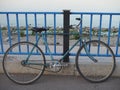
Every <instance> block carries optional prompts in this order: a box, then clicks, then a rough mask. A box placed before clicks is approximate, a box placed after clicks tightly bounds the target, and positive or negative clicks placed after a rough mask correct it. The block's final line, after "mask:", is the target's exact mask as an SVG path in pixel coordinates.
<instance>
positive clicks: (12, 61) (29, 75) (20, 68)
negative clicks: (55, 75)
mask: <svg viewBox="0 0 120 90" xmlns="http://www.w3.org/2000/svg"><path fill="white" fill-rule="evenodd" d="M33 47H34V50H33V51H32V52H31V50H32V48H33ZM28 55H30V57H29V60H28V62H29V64H24V63H25V60H26V58H27V56H28ZM30 63H31V64H30ZM45 63H46V62H45V56H44V54H43V52H42V50H41V49H40V48H39V47H38V46H37V45H35V44H33V43H31V42H18V43H16V44H13V45H12V46H11V47H10V48H8V50H7V51H6V52H5V54H4V57H3V70H4V72H5V74H6V76H7V77H8V78H9V79H10V80H12V81H13V82H15V83H17V84H22V85H24V84H25V85H26V84H30V83H33V82H35V81H36V80H38V79H39V78H40V77H41V76H42V74H43V72H44V70H45Z"/></svg>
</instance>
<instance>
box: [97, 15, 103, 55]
mask: <svg viewBox="0 0 120 90" xmlns="http://www.w3.org/2000/svg"><path fill="white" fill-rule="evenodd" d="M101 30H102V14H100V27H99V31H98V40H99V41H100V39H101V38H100V37H101ZM97 54H98V55H99V54H100V44H99V45H98V50H97Z"/></svg>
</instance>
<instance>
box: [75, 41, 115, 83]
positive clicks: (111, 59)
mask: <svg viewBox="0 0 120 90" xmlns="http://www.w3.org/2000/svg"><path fill="white" fill-rule="evenodd" d="M85 47H86V48H87V50H89V55H91V56H92V57H93V58H94V59H96V60H97V62H94V61H92V60H91V59H90V58H89V56H88V53H86V51H85V49H84V48H85ZM87 56H88V57H87ZM115 66H116V64H115V55H114V53H113V51H112V49H111V48H110V47H109V46H108V45H107V44H106V43H104V42H102V41H98V40H92V41H88V42H86V44H83V45H82V46H81V48H79V50H78V52H77V55H76V68H77V70H78V72H79V74H80V75H81V76H82V77H83V78H84V79H85V80H87V81H89V82H92V83H100V82H103V81H105V80H107V79H108V78H109V77H110V76H111V75H112V73H113V71H114V70H115Z"/></svg>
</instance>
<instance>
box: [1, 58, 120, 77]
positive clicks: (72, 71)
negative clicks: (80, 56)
mask: <svg viewBox="0 0 120 90" xmlns="http://www.w3.org/2000/svg"><path fill="white" fill-rule="evenodd" d="M10 64H11V66H13V65H16V67H17V66H18V67H19V65H18V64H17V63H16V62H14V64H13V63H11V62H10ZM86 66H87V65H86ZM103 68H105V67H103ZM12 70H13V72H17V73H19V72H20V71H19V70H18V69H17V68H13V69H12ZM0 73H4V72H3V67H2V60H0ZM23 73H24V72H23ZM44 74H50V75H79V74H78V71H77V69H76V66H75V64H74V63H73V62H70V63H69V65H68V66H67V67H63V69H62V70H61V71H60V72H58V73H53V72H48V71H45V72H44ZM112 76H115V77H120V60H116V68H115V71H114V73H113V75H112Z"/></svg>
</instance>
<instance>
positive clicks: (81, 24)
mask: <svg viewBox="0 0 120 90" xmlns="http://www.w3.org/2000/svg"><path fill="white" fill-rule="evenodd" d="M80 18H81V20H82V21H81V23H80V30H79V32H80V35H82V32H83V30H82V26H83V14H81V17H80ZM81 46H82V42H80V47H81Z"/></svg>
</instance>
